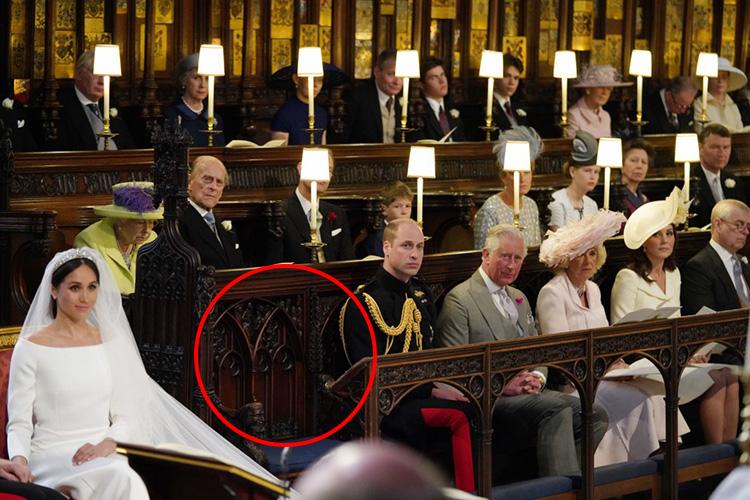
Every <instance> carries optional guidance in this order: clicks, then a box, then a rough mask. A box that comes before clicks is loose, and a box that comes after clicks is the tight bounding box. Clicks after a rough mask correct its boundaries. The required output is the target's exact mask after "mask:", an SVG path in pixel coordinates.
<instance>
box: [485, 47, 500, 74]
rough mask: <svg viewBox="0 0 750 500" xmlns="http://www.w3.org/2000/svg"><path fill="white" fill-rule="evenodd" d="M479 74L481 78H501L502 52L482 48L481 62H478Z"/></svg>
mask: <svg viewBox="0 0 750 500" xmlns="http://www.w3.org/2000/svg"><path fill="white" fill-rule="evenodd" d="M479 76H480V77H482V78H502V77H503V53H502V52H498V51H496V50H483V51H482V62H481V63H480V64H479Z"/></svg>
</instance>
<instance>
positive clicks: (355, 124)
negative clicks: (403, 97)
mask: <svg viewBox="0 0 750 500" xmlns="http://www.w3.org/2000/svg"><path fill="white" fill-rule="evenodd" d="M347 102H348V113H347V115H346V127H345V129H344V136H343V138H342V142H347V143H350V144H351V143H354V144H356V143H378V142H383V118H382V116H381V114H380V101H379V100H378V91H377V88H376V87H375V80H374V79H372V78H371V79H370V80H368V81H366V82H365V83H363V84H362V85H360V86H359V87H356V88H355V89H354V90H353V91H352V93H351V95H350V97H349V99H348V101H347ZM393 105H394V113H395V115H396V128H398V127H399V126H400V123H401V106H400V104H399V96H395V97H394V98H393ZM395 138H396V142H398V134H396V135H395Z"/></svg>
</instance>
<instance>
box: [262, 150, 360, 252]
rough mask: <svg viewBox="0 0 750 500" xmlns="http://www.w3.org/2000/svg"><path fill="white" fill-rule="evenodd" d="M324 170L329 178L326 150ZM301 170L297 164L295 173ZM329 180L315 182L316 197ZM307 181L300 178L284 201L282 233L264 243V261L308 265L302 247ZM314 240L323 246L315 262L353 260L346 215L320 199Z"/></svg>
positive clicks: (306, 238) (306, 239)
mask: <svg viewBox="0 0 750 500" xmlns="http://www.w3.org/2000/svg"><path fill="white" fill-rule="evenodd" d="M328 153H329V154H328V170H329V173H330V177H331V179H333V169H334V163H333V155H332V154H331V153H330V150H329V151H328ZM301 171H302V162H300V163H298V164H297V174H298V175H299V174H300V172H301ZM328 184H329V181H326V182H320V181H318V183H317V185H318V195H319V196H320V195H321V194H323V193H325V192H326V190H327V189H328ZM310 189H311V182H310V181H304V180H302V179H300V181H299V184H297V189H295V190H294V194H292V196H291V197H290V198H289V199H288V200H287V201H286V203H285V207H284V208H285V211H286V216H285V217H284V234H283V235H282V236H281V237H280V238H275V237H272V238H271V240H270V241H269V242H268V249H267V255H268V256H267V261H268V262H269V263H276V262H296V263H304V262H312V261H313V258H312V251H311V250H310V249H308V248H307V247H305V246H303V243H306V242H309V241H310V221H311V218H312V213H311V212H312V208H311V203H312V202H311V200H310V197H311V194H310ZM317 216H318V225H317V228H318V239H319V241H321V242H322V243H324V244H325V246H324V247H323V248H322V249H321V250H319V251H318V254H317V260H318V262H332V261H336V260H353V259H354V247H353V246H352V237H351V233H350V232H349V221H348V220H347V218H346V212H345V211H344V210H343V209H341V208H340V207H337V206H336V205H334V204H333V203H328V202H327V201H324V200H320V199H319V204H318V214H317Z"/></svg>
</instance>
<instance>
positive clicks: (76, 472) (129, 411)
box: [7, 248, 280, 500]
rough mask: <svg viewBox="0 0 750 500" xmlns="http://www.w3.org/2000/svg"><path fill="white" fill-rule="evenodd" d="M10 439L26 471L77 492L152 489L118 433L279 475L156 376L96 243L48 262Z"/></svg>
mask: <svg viewBox="0 0 750 500" xmlns="http://www.w3.org/2000/svg"><path fill="white" fill-rule="evenodd" d="M7 439H8V454H9V456H10V457H11V460H12V461H13V462H16V463H19V464H21V465H23V466H25V467H26V468H27V472H28V473H27V474H26V478H27V479H30V480H33V481H34V482H36V483H38V484H42V485H44V486H48V487H52V488H55V489H57V490H59V491H61V492H62V493H64V494H66V495H68V496H70V497H72V498H74V499H77V500H83V499H100V498H101V499H112V500H141V499H147V498H148V492H147V490H146V487H145V485H144V484H143V481H142V480H141V478H140V477H139V476H138V475H137V474H136V473H135V471H133V470H132V469H131V468H130V467H129V466H128V463H127V459H126V458H125V457H123V456H120V455H117V454H116V453H114V452H115V446H116V445H115V443H116V442H117V441H123V442H140V443H145V444H151V445H156V444H159V443H163V442H170V443H179V444H182V445H184V446H188V447H191V448H195V449H198V450H202V451H208V452H210V453H212V454H214V455H217V456H219V457H221V458H222V459H223V460H225V461H226V462H228V463H232V464H234V465H237V466H238V467H241V468H243V469H245V470H248V471H250V472H252V473H254V474H257V475H259V476H261V477H262V478H264V479H267V480H270V481H271V482H273V483H275V484H280V481H279V480H278V479H277V478H276V477H274V476H273V475H271V474H270V473H269V472H267V471H266V470H265V469H263V468H262V467H260V466H259V465H257V464H256V463H255V462H253V461H252V460H251V459H250V458H249V457H247V456H246V455H245V454H243V453H242V452H241V451H240V450H238V449H237V448H235V447H234V446H233V445H232V444H230V443H229V442H228V441H226V440H225V439H224V438H222V437H221V436H220V435H218V434H217V433H216V432H215V431H213V430H212V429H211V428H210V427H208V426H207V425H206V424H205V423H204V422H203V421H202V420H200V419H199V418H198V417H197V416H195V415H194V414H193V413H192V412H190V410H188V409H187V408H185V407H184V406H182V405H181V404H180V403H179V402H177V401H176V400H175V399H174V398H172V397H171V396H169V395H168V394H167V393H166V392H164V391H163V390H162V389H161V387H159V386H158V384H156V382H154V381H153V380H152V379H151V378H150V377H148V375H147V374H146V371H145V369H144V367H143V363H142V361H141V358H140V355H139V354H138V351H137V348H136V345H135V340H134V339H133V335H132V331H131V330H130V326H129V324H128V321H127V318H126V317H125V314H124V311H123V309H122V303H121V298H120V293H119V290H118V289H117V286H116V285H115V283H114V279H113V278H112V276H111V274H110V271H109V269H108V268H107V266H106V264H105V263H104V261H103V259H102V257H101V256H100V255H99V254H98V253H96V252H95V251H94V250H91V249H89V248H81V249H73V250H68V251H66V252H62V253H59V254H57V255H56V256H55V257H54V258H53V259H52V261H51V262H50V263H49V265H48V266H47V269H46V270H45V273H44V277H43V279H42V283H41V284H40V286H39V289H38V291H37V293H36V296H35V298H34V301H33V303H32V305H31V308H30V310H29V314H28V315H27V317H26V320H25V321H24V325H23V328H22V330H21V338H20V339H19V341H18V344H17V345H16V347H15V349H14V351H13V357H12V361H11V366H10V381H9V386H8V427H7Z"/></svg>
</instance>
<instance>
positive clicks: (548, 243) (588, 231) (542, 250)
mask: <svg viewBox="0 0 750 500" xmlns="http://www.w3.org/2000/svg"><path fill="white" fill-rule="evenodd" d="M623 222H625V216H624V215H623V214H622V213H620V212H610V211H609V210H600V211H598V212H596V213H594V214H589V215H587V216H586V217H584V218H583V219H581V220H579V221H575V222H571V223H570V224H567V225H565V226H563V227H561V228H560V229H558V230H557V231H547V239H546V240H544V241H543V242H542V246H541V247H539V261H540V262H542V263H544V264H545V265H546V266H547V267H550V268H552V269H555V268H556V267H558V266H560V265H564V264H567V263H568V262H570V261H571V260H573V259H575V258H576V257H578V256H580V255H583V254H584V253H586V251H587V250H588V249H590V248H594V247H597V246H599V245H601V244H602V243H604V240H606V239H607V238H610V237H612V236H614V235H616V234H617V233H619V232H620V228H621V227H622V223H623Z"/></svg>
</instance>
